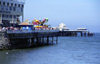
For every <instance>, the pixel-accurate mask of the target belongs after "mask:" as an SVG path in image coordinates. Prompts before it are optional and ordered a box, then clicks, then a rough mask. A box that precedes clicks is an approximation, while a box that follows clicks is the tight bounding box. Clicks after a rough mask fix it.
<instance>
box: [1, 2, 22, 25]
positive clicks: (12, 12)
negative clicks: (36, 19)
mask: <svg viewBox="0 0 100 64" xmlns="http://www.w3.org/2000/svg"><path fill="white" fill-rule="evenodd" d="M23 9H24V2H19V1H17V0H0V20H2V21H4V22H5V21H9V22H12V23H13V22H15V23H16V20H17V18H19V17H20V16H23V11H24V10H23ZM1 16H2V18H1Z"/></svg>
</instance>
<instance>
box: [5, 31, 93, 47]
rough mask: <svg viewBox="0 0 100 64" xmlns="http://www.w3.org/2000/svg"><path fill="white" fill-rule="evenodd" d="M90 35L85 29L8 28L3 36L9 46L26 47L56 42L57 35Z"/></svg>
mask: <svg viewBox="0 0 100 64" xmlns="http://www.w3.org/2000/svg"><path fill="white" fill-rule="evenodd" d="M78 33H79V34H80V36H81V37H83V36H85V37H86V36H90V35H91V34H89V32H87V31H79V30H78V31H77V30H76V31H73V30H69V31H59V30H34V31H28V30H14V31H13V30H9V31H6V33H5V36H6V38H8V41H9V47H10V48H26V47H33V46H39V45H49V44H52V45H53V44H57V43H58V37H59V36H78Z"/></svg>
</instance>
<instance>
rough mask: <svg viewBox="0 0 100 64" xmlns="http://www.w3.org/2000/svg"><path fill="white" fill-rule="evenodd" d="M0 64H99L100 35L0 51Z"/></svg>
mask: <svg viewBox="0 0 100 64" xmlns="http://www.w3.org/2000/svg"><path fill="white" fill-rule="evenodd" d="M0 64H100V34H96V35H95V36H93V37H59V43H58V44H57V45H53V46H44V47H37V48H30V49H19V50H18V49H17V50H6V51H0Z"/></svg>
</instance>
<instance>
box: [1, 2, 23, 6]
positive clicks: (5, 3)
mask: <svg viewBox="0 0 100 64" xmlns="http://www.w3.org/2000/svg"><path fill="white" fill-rule="evenodd" d="M0 5H3V6H15V7H24V5H23V4H16V3H9V2H1V1H0Z"/></svg>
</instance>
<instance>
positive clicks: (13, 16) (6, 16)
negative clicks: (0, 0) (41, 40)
mask: <svg viewBox="0 0 100 64" xmlns="http://www.w3.org/2000/svg"><path fill="white" fill-rule="evenodd" d="M2 18H17V16H16V15H4V14H3V15H2Z"/></svg>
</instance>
